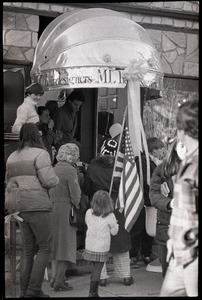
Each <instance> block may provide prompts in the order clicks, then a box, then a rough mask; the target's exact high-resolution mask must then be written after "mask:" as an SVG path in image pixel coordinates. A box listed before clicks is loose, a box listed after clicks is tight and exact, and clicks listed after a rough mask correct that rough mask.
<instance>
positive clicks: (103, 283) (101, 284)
mask: <svg viewBox="0 0 202 300" xmlns="http://www.w3.org/2000/svg"><path fill="white" fill-rule="evenodd" d="M99 285H100V286H106V285H107V279H100V280H99Z"/></svg>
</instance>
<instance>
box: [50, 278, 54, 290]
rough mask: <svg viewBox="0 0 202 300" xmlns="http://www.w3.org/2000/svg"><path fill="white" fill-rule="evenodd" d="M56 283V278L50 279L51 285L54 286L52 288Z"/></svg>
mask: <svg viewBox="0 0 202 300" xmlns="http://www.w3.org/2000/svg"><path fill="white" fill-rule="evenodd" d="M54 283H55V279H53V278H51V280H50V287H52V288H53V286H54Z"/></svg>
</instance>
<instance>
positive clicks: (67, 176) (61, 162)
mask: <svg viewBox="0 0 202 300" xmlns="http://www.w3.org/2000/svg"><path fill="white" fill-rule="evenodd" d="M56 158H57V161H58V163H57V164H56V165H55V167H54V171H55V173H56V174H57V176H58V177H59V184H58V186H57V188H53V189H51V191H50V194H51V198H52V201H53V212H52V231H53V249H52V259H53V261H56V264H54V263H53V264H52V268H53V270H52V273H53V274H52V286H53V287H54V290H55V291H60V290H69V289H72V287H70V286H68V284H66V283H64V277H65V271H66V270H67V266H68V262H71V263H73V264H76V252H77V245H76V232H77V228H76V227H74V226H71V225H70V223H69V214H70V209H71V206H72V204H73V205H74V206H75V207H79V203H80V198H81V190H80V186H79V181H78V173H77V170H76V168H75V167H74V164H75V163H76V162H77V161H78V158H79V148H78V147H77V145H76V144H73V143H68V144H65V145H62V146H61V147H60V148H59V151H58V155H57V157H56ZM54 269H55V270H54Z"/></svg>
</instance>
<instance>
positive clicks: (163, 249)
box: [158, 243, 168, 277]
mask: <svg viewBox="0 0 202 300" xmlns="http://www.w3.org/2000/svg"><path fill="white" fill-rule="evenodd" d="M158 253H159V261H160V263H161V266H162V275H163V277H165V274H166V270H167V268H168V263H167V261H166V256H167V246H166V245H162V244H159V243H158Z"/></svg>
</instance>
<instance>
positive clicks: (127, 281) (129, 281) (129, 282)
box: [124, 276, 134, 286]
mask: <svg viewBox="0 0 202 300" xmlns="http://www.w3.org/2000/svg"><path fill="white" fill-rule="evenodd" d="M133 283H134V279H133V277H132V276H130V277H128V278H124V284H125V285H126V286H129V285H131V284H133Z"/></svg>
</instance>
